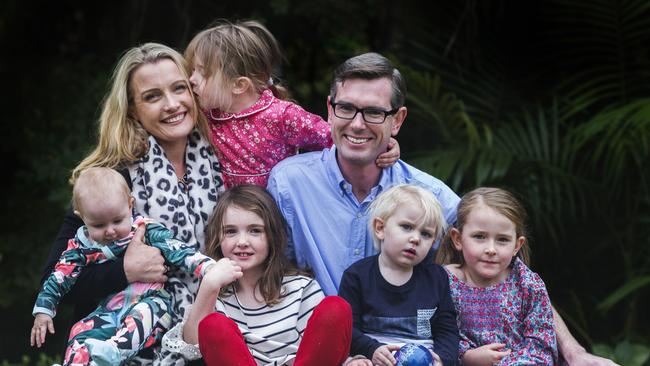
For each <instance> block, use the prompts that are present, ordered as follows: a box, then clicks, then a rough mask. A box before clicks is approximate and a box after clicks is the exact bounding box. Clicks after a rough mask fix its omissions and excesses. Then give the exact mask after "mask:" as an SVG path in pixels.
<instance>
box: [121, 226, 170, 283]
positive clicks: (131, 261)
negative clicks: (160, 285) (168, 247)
mask: <svg viewBox="0 0 650 366" xmlns="http://www.w3.org/2000/svg"><path fill="white" fill-rule="evenodd" d="M144 230H145V228H144V225H141V226H140V227H138V229H137V230H136V231H135V235H133V239H131V243H129V246H128V247H127V248H126V252H125V253H124V274H125V275H126V280H127V281H128V282H129V283H133V282H167V276H166V275H165V272H166V271H167V267H165V258H164V257H163V256H162V254H161V253H160V250H159V249H158V248H154V247H152V246H150V245H146V244H145V243H144Z"/></svg>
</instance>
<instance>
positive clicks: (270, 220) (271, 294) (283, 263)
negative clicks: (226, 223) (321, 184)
mask: <svg viewBox="0 0 650 366" xmlns="http://www.w3.org/2000/svg"><path fill="white" fill-rule="evenodd" d="M229 207H238V208H240V209H242V210H245V211H250V212H252V213H254V214H256V215H257V216H259V217H260V218H261V219H262V221H263V222H264V231H265V234H266V240H267V243H268V246H269V254H268V257H267V258H266V260H265V262H264V264H265V268H264V272H263V273H262V276H261V277H260V279H259V281H258V283H257V285H258V286H259V288H260V293H261V294H262V297H263V298H264V301H265V302H266V303H267V304H268V305H273V304H275V303H277V302H278V299H279V298H280V296H281V292H282V278H283V277H284V276H286V275H289V274H296V273H297V271H296V270H295V269H294V268H293V267H292V266H291V264H290V263H289V260H288V259H287V257H286V255H285V248H286V247H287V232H286V230H285V227H286V226H285V221H284V217H283V216H282V213H281V212H280V209H279V208H278V206H277V204H276V203H275V200H274V199H273V197H272V196H271V195H270V194H269V193H268V192H267V191H266V190H265V189H264V188H262V187H259V186H256V185H251V184H245V185H240V186H235V187H233V188H230V189H229V190H227V191H225V192H224V193H222V194H220V195H219V201H218V202H217V206H216V207H215V208H214V212H213V213H212V217H211V218H210V220H209V221H208V227H207V243H206V248H207V254H208V255H209V256H212V257H213V258H214V259H216V260H219V259H221V258H224V255H223V251H222V249H221V241H222V239H223V236H224V233H223V219H224V216H225V214H226V210H227V209H228V208H229ZM231 292H232V286H227V287H225V288H222V289H221V294H229V293H231Z"/></svg>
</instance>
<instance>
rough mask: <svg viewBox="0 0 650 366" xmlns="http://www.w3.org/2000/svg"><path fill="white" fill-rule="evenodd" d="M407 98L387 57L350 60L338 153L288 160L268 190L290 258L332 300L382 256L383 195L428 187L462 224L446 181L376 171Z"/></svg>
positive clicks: (336, 91) (333, 106) (335, 108)
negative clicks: (347, 277)
mask: <svg viewBox="0 0 650 366" xmlns="http://www.w3.org/2000/svg"><path fill="white" fill-rule="evenodd" d="M405 94H406V88H405V85H404V80H403V79H402V76H401V74H400V73H399V71H398V70H397V69H395V68H394V67H393V65H392V64H391V62H390V61H389V60H388V59H386V58H385V57H383V56H381V55H379V54H376V53H366V54H363V55H359V56H356V57H353V58H350V59H348V60H347V61H345V62H344V63H343V64H342V65H341V66H339V67H338V68H337V69H336V71H335V74H334V80H333V82H332V85H331V89H330V96H329V97H328V108H327V110H328V122H329V123H330V125H331V133H332V139H333V140H334V146H333V147H332V148H331V149H325V150H323V151H322V152H312V153H306V154H301V155H297V156H294V157H291V158H289V159H285V160H284V161H282V162H280V163H279V164H278V165H276V166H275V168H274V169H273V170H272V171H271V175H270V178H269V183H268V189H269V191H270V192H271V194H272V195H273V196H274V197H275V199H276V201H277V202H278V206H279V207H280V210H282V213H283V214H284V217H285V218H286V220H287V224H288V227H289V231H290V243H289V253H288V254H289V256H290V257H291V259H292V260H294V261H295V262H297V264H298V265H299V266H300V267H309V268H311V269H312V270H313V271H314V274H315V276H316V280H317V281H318V282H319V283H320V285H321V287H322V288H323V291H324V292H325V293H326V294H327V295H336V294H337V293H338V287H339V282H340V281H341V276H342V275H343V271H344V270H345V269H346V268H347V267H348V266H349V265H351V264H352V263H354V262H356V261H357V260H359V259H362V258H365V257H367V256H370V255H373V254H375V253H376V250H375V249H374V248H373V244H372V235H370V233H369V232H368V216H367V209H368V206H369V205H370V203H371V202H372V201H373V200H374V199H375V197H376V196H377V195H378V194H379V193H381V192H382V191H383V190H385V189H387V188H389V187H390V186H393V185H395V184H399V183H410V184H417V185H420V186H422V187H425V188H427V189H429V190H431V191H432V192H433V193H434V194H435V195H436V197H437V198H438V200H439V201H440V203H441V205H442V207H443V209H444V212H445V218H446V220H447V222H449V223H451V222H453V220H455V217H456V206H457V204H458V201H459V198H458V196H457V195H456V194H455V193H454V192H453V191H452V190H451V189H450V188H449V187H447V186H446V185H445V184H444V183H443V182H441V181H440V180H438V179H436V178H434V177H432V176H430V175H428V174H426V173H424V172H422V171H420V170H417V169H415V168H414V167H412V166H410V165H408V164H406V163H404V162H403V161H401V160H399V161H397V162H396V163H395V164H394V165H393V166H391V167H389V168H385V169H381V168H379V167H377V165H376V164H375V160H376V158H377V156H378V155H379V154H381V153H382V152H384V151H386V149H387V146H388V141H389V139H390V137H391V136H395V135H397V133H398V132H399V130H400V128H401V127H402V123H403V122H404V119H405V118H406V114H407V110H406V107H405V106H404V99H405Z"/></svg>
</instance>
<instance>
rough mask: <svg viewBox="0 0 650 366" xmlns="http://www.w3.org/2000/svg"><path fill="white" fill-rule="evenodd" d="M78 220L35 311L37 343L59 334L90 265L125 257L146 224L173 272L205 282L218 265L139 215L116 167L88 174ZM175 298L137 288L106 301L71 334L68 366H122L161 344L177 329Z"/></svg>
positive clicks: (77, 190) (154, 288)
mask: <svg viewBox="0 0 650 366" xmlns="http://www.w3.org/2000/svg"><path fill="white" fill-rule="evenodd" d="M73 204H74V209H75V214H76V215H78V216H80V217H81V218H82V219H83V221H84V226H82V227H80V228H79V230H78V231H77V235H76V236H75V237H74V239H70V241H69V242H68V248H67V249H66V250H65V251H64V252H63V253H62V254H61V258H60V259H59V262H58V263H57V264H56V266H55V267H54V271H53V272H52V274H51V275H50V276H49V277H48V278H47V279H46V280H45V282H44V283H43V286H42V289H41V291H40V292H39V294H38V297H37V299H36V304H35V305H34V310H33V312H32V313H33V314H34V317H35V319H34V326H33V327H32V332H31V344H32V346H33V345H36V346H38V347H40V346H41V344H43V343H44V342H45V336H46V334H47V332H48V331H49V332H50V333H54V322H53V319H52V318H53V317H54V316H55V315H56V308H57V306H58V304H59V302H60V300H61V298H62V297H63V296H64V295H65V294H66V293H67V292H68V291H70V289H71V288H72V287H73V286H74V284H75V282H76V280H77V278H78V277H79V275H80V274H81V272H82V271H83V269H84V268H85V267H86V266H90V265H93V264H99V263H103V262H106V261H109V260H115V258H116V257H119V256H121V255H123V254H124V252H125V251H126V248H127V246H128V245H129V243H130V242H131V240H132V239H133V237H134V235H135V231H136V230H137V229H138V227H140V226H144V228H145V233H144V238H145V241H146V242H147V243H148V244H150V245H152V246H154V247H156V248H158V249H160V251H161V253H162V255H163V256H164V257H165V265H166V266H174V267H178V268H180V269H182V270H184V271H187V272H192V273H194V274H195V275H196V276H198V277H202V276H203V275H205V274H206V273H207V271H208V268H209V267H210V266H211V265H212V264H215V263H216V262H215V261H214V260H213V259H211V258H210V257H208V256H205V255H203V254H201V253H199V252H197V251H196V250H195V249H194V248H193V247H191V246H187V245H185V244H183V243H181V242H179V241H178V240H176V239H174V238H173V237H172V236H173V235H172V232H171V231H170V230H168V229H167V228H165V227H164V226H163V225H161V224H159V223H157V222H155V221H153V220H151V219H147V218H143V217H137V218H135V220H134V219H133V216H132V209H133V197H131V194H130V190H129V187H128V185H127V183H126V180H125V179H124V177H123V176H122V175H121V174H120V173H118V172H117V171H115V170H113V169H109V168H88V169H86V170H84V171H83V172H82V173H81V174H80V175H79V178H77V181H76V183H75V186H74V190H73ZM170 312H171V296H170V294H169V292H167V291H166V290H165V284H164V283H139V282H135V283H131V284H130V285H129V286H128V287H127V288H126V289H124V290H122V291H120V292H118V293H116V294H113V295H111V296H109V297H108V298H106V299H105V300H103V301H102V302H101V303H100V304H99V306H98V307H97V309H96V310H95V311H93V312H92V313H90V314H89V315H88V316H86V317H85V318H83V319H82V320H80V321H79V322H77V323H76V324H75V325H74V326H73V327H72V329H71V331H70V337H69V340H68V346H67V349H66V352H65V356H64V362H63V364H64V365H88V364H100V365H107V364H110V365H117V364H120V363H121V362H123V361H125V360H128V359H130V358H132V357H133V356H135V355H136V354H137V353H138V351H140V350H142V349H143V348H146V347H149V346H151V345H152V344H154V343H155V342H157V341H158V340H160V339H161V338H162V336H163V334H164V332H165V331H167V329H169V326H170V325H171V314H170Z"/></svg>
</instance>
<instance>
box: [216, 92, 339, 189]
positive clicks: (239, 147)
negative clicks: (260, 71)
mask: <svg viewBox="0 0 650 366" xmlns="http://www.w3.org/2000/svg"><path fill="white" fill-rule="evenodd" d="M206 115H207V117H208V120H209V124H210V130H211V131H212V142H213V143H214V144H215V146H217V156H218V158H219V162H220V163H221V167H222V170H223V178H224V184H225V186H226V188H228V187H232V186H236V185H239V184H244V183H252V184H256V185H259V186H262V187H266V182H267V180H268V177H269V173H270V172H271V169H272V168H273V167H274V166H275V164H277V163H279V162H280V161H281V160H283V159H285V158H287V157H289V156H292V155H295V154H296V153H297V152H298V148H302V149H306V150H322V149H323V148H325V147H330V146H331V145H332V138H331V136H330V126H329V124H328V123H327V122H325V121H324V120H323V119H322V118H321V117H319V116H317V115H315V114H312V113H309V112H307V111H305V110H304V109H302V108H301V107H300V106H298V105H296V104H294V103H291V102H288V101H285V100H281V99H278V98H276V97H275V96H273V93H272V92H271V90H269V89H266V90H264V92H263V93H262V95H261V97H260V99H258V100H257V102H255V104H253V105H252V106H251V107H249V108H248V109H246V110H243V111H241V112H239V113H234V114H231V113H225V112H221V111H220V110H218V109H212V110H210V111H207V112H206Z"/></svg>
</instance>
